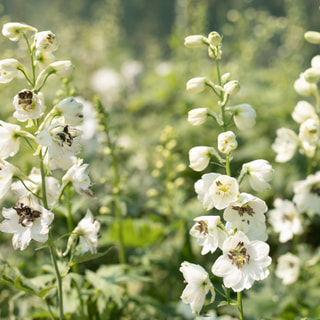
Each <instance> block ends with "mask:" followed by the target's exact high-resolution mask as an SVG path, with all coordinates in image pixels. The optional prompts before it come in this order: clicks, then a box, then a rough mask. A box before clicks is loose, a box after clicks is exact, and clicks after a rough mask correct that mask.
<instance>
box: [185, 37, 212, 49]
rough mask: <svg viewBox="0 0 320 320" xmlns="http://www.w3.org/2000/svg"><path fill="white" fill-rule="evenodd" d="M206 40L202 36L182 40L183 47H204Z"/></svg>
mask: <svg viewBox="0 0 320 320" xmlns="http://www.w3.org/2000/svg"><path fill="white" fill-rule="evenodd" d="M207 41H208V40H207V39H206V38H205V37H204V36H202V35H193V36H188V37H185V38H184V45H185V46H186V47H187V48H197V47H201V46H202V45H204V44H205V43H206V42H207Z"/></svg>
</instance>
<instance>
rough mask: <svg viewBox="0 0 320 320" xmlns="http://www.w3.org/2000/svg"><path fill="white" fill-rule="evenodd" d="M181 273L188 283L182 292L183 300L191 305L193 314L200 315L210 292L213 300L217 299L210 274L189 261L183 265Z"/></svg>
mask: <svg viewBox="0 0 320 320" xmlns="http://www.w3.org/2000/svg"><path fill="white" fill-rule="evenodd" d="M180 271H181V272H182V274H183V277H184V279H185V282H186V283H187V286H186V287H185V289H184V290H183V292H182V295H181V300H182V301H183V302H184V303H186V304H190V307H191V310H192V313H194V314H196V315H198V314H199V313H200V311H201V309H202V307H203V304H204V302H205V299H206V295H207V294H208V292H209V291H210V292H211V295H212V297H213V298H212V300H213V299H214V297H215V291H214V287H213V285H212V283H211V281H210V278H209V274H208V273H207V272H206V271H205V270H204V269H203V268H202V267H201V266H200V265H198V264H193V263H190V262H187V261H184V262H182V263H181V267H180Z"/></svg>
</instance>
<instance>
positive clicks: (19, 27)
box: [2, 22, 37, 41]
mask: <svg viewBox="0 0 320 320" xmlns="http://www.w3.org/2000/svg"><path fill="white" fill-rule="evenodd" d="M25 31H34V32H37V29H36V28H34V27H31V26H29V25H27V24H23V23H18V22H9V23H6V24H4V25H3V28H2V34H3V35H4V36H5V37H7V38H9V39H10V40H11V41H18V40H19V39H20V34H21V33H23V32H25Z"/></svg>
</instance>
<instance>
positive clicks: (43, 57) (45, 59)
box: [35, 51, 57, 69]
mask: <svg viewBox="0 0 320 320" xmlns="http://www.w3.org/2000/svg"><path fill="white" fill-rule="evenodd" d="M56 60H57V59H56V57H55V55H54V54H53V53H52V52H40V51H36V53H35V65H36V66H37V67H39V68H41V69H44V68H46V67H47V66H48V64H50V63H52V62H54V61H56Z"/></svg>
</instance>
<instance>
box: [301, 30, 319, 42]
mask: <svg viewBox="0 0 320 320" xmlns="http://www.w3.org/2000/svg"><path fill="white" fill-rule="evenodd" d="M304 38H305V39H306V41H308V42H310V43H314V44H320V32H317V31H307V32H306V33H305V34H304Z"/></svg>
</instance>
